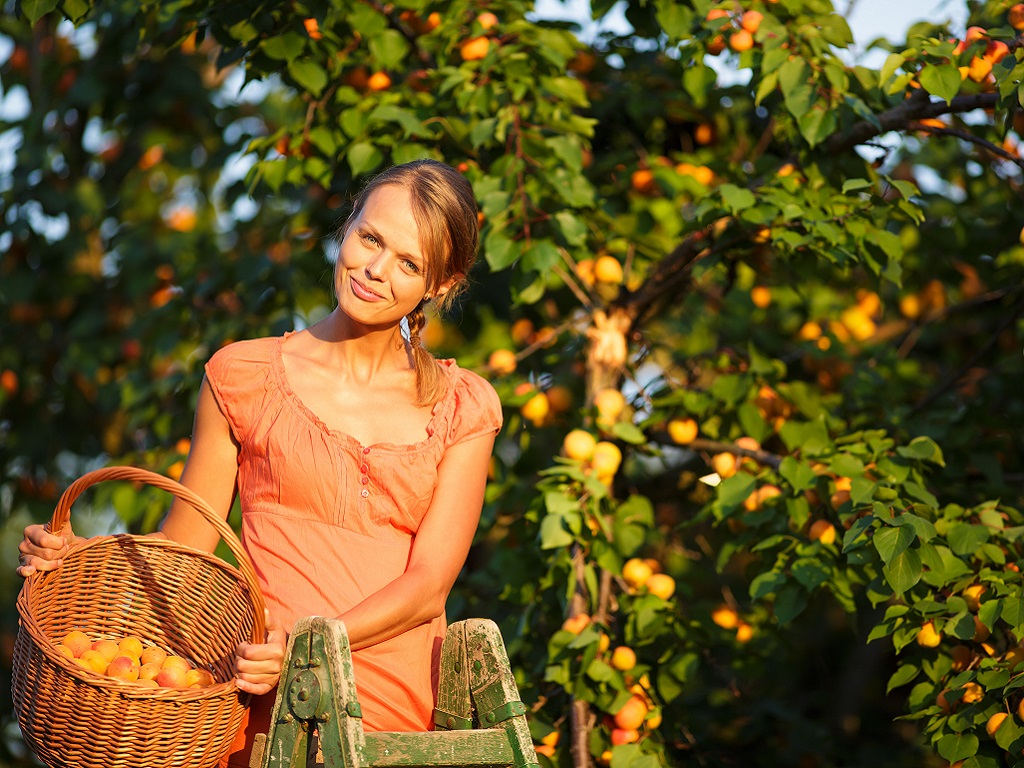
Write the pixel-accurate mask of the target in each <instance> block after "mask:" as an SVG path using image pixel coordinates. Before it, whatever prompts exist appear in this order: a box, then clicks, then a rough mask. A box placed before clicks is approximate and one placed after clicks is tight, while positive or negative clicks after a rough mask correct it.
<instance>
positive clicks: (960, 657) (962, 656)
mask: <svg viewBox="0 0 1024 768" xmlns="http://www.w3.org/2000/svg"><path fill="white" fill-rule="evenodd" d="M949 656H950V658H951V659H952V660H953V663H952V664H951V668H952V670H953V671H954V672H963V671H964V670H965V669H967V667H968V666H970V663H971V661H972V660H973V659H974V651H972V650H971V649H970V647H968V646H966V645H955V646H953V650H951V651H950V652H949Z"/></svg>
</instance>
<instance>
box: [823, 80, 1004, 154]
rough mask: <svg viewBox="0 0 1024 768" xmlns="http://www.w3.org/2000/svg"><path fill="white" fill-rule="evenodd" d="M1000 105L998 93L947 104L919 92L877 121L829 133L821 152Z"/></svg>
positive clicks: (830, 152)
mask: <svg viewBox="0 0 1024 768" xmlns="http://www.w3.org/2000/svg"><path fill="white" fill-rule="evenodd" d="M998 103H999V94H998V93H975V94H969V95H964V96H957V97H956V98H954V99H953V100H952V101H951V102H950V103H949V104H947V103H946V102H944V101H932V100H931V96H929V95H928V94H927V93H926V92H925V91H924V89H919V90H917V91H915V92H914V93H913V95H911V97H910V98H909V99H907V100H906V101H904V102H903V103H902V104H898V105H897V106H895V107H893V108H892V109H887V110H886V111H885V112H882V113H880V114H878V115H876V120H877V122H872V121H870V120H861V121H859V122H856V123H854V124H853V125H852V126H851V127H850V128H849V129H848V130H846V131H840V132H838V133H834V134H832V136H830V137H829V138H828V139H826V140H825V141H824V143H822V145H821V148H822V152H823V153H825V154H829V155H836V154H841V153H842V152H845V151H846V150H848V149H852V148H853V147H855V146H857V145H858V144H863V143H864V142H866V141H868V140H870V139H873V138H874V137H875V136H881V135H882V134H883V133H888V132H889V131H895V130H898V129H901V128H907V127H908V126H909V125H910V123H911V122H914V121H916V120H921V119H923V118H927V117H938V116H939V115H948V114H954V113H960V112H970V111H971V110H973V109H991V108H993V107H995V106H996V104H998Z"/></svg>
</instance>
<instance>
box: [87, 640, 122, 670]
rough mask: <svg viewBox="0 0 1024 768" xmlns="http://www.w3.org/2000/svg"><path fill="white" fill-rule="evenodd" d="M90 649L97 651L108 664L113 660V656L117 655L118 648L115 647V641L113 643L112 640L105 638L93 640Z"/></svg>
mask: <svg viewBox="0 0 1024 768" xmlns="http://www.w3.org/2000/svg"><path fill="white" fill-rule="evenodd" d="M92 649H93V650H94V651H98V652H99V653H101V654H102V655H103V658H105V659H106V660H107V663H108V664H109V663H110V662H111V661H113V660H114V657H115V656H117V653H118V650H119V649H118V647H117V643H115V642H114V641H113V640H108V639H106V638H103V639H102V640H97V641H95V642H94V643H93V644H92Z"/></svg>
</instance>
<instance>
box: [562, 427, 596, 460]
mask: <svg viewBox="0 0 1024 768" xmlns="http://www.w3.org/2000/svg"><path fill="white" fill-rule="evenodd" d="M596 445H597V438H596V437H594V436H593V435H592V434H590V433H589V432H587V430H585V429H574V430H572V431H571V432H569V433H568V434H566V436H565V438H564V439H563V440H562V453H564V454H565V455H566V456H567V457H568V458H570V459H575V460H576V461H588V460H589V459H590V457H591V456H593V455H594V447H595V446H596Z"/></svg>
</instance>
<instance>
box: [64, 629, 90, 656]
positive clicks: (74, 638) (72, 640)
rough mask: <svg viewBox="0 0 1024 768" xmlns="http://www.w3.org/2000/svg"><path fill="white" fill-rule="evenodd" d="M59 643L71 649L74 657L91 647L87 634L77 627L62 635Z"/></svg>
mask: <svg viewBox="0 0 1024 768" xmlns="http://www.w3.org/2000/svg"><path fill="white" fill-rule="evenodd" d="M61 643H62V644H63V645H66V646H67V647H68V648H70V649H71V652H72V653H73V654H74V655H75V658H76V659H77V658H79V657H80V656H81V655H82V654H83V653H84V652H85V651H87V650H89V649H90V648H92V640H90V639H89V636H88V635H87V634H85V632H80V631H78V630H77V629H73V630H71V631H70V632H68V633H67V634H66V635H64V637H63V639H62V640H61Z"/></svg>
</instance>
